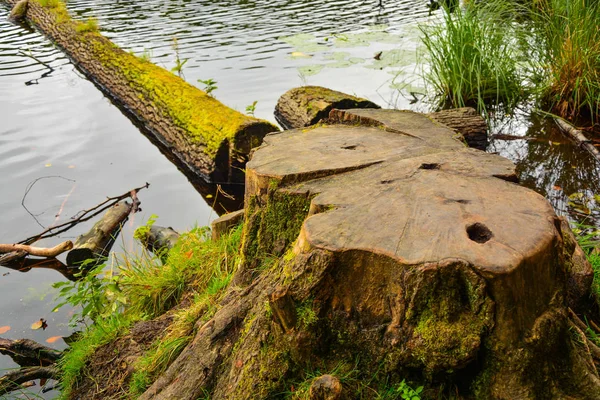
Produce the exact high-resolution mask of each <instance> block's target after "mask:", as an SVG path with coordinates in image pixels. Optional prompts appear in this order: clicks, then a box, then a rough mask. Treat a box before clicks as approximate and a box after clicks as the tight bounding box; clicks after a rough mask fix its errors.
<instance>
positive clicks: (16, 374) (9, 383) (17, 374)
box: [0, 367, 59, 394]
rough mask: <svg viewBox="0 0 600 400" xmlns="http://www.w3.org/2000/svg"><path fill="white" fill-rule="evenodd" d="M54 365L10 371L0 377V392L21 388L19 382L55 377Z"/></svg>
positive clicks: (57, 373)
mask: <svg viewBox="0 0 600 400" xmlns="http://www.w3.org/2000/svg"><path fill="white" fill-rule="evenodd" d="M58 376H59V371H58V368H56V367H26V368H20V369H18V370H15V371H11V372H9V373H7V374H6V375H4V376H3V377H1V378H0V394H6V393H9V392H12V391H15V390H19V389H21V388H22V387H21V384H23V383H25V382H29V381H32V380H35V379H57V378H58Z"/></svg>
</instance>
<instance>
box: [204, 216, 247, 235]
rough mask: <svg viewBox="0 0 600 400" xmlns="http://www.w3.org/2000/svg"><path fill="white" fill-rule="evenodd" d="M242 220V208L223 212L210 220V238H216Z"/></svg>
mask: <svg viewBox="0 0 600 400" xmlns="http://www.w3.org/2000/svg"><path fill="white" fill-rule="evenodd" d="M243 220H244V210H243V209H242V210H238V211H234V212H232V213H228V214H225V215H223V216H221V217H219V218H217V219H215V220H214V221H213V222H211V224H210V226H211V232H212V240H217V239H219V238H220V237H221V236H223V235H225V234H226V233H227V232H229V231H230V230H231V229H232V228H234V227H236V226H237V225H239V224H240V223H242V221H243Z"/></svg>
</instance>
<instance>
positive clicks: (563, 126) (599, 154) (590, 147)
mask: <svg viewBox="0 0 600 400" xmlns="http://www.w3.org/2000/svg"><path fill="white" fill-rule="evenodd" d="M554 122H555V123H556V125H558V127H559V129H560V131H561V132H562V133H564V134H565V135H567V136H568V137H569V138H570V139H571V140H573V141H574V142H575V143H577V145H578V146H579V147H581V148H582V149H585V150H587V151H588V152H589V153H590V154H591V155H592V156H594V158H595V159H596V160H597V161H600V150H598V149H597V148H596V147H595V146H594V144H593V143H592V142H591V141H590V140H588V138H587V137H585V135H584V134H583V132H582V131H580V130H579V129H577V128H575V127H574V126H573V125H571V124H569V123H568V122H566V121H565V120H563V119H562V118H554Z"/></svg>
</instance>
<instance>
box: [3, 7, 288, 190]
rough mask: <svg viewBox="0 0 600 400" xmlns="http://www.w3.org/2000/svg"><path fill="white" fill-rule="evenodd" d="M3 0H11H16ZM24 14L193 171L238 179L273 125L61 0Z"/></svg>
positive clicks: (192, 173) (172, 156)
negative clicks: (151, 58)
mask: <svg viewBox="0 0 600 400" xmlns="http://www.w3.org/2000/svg"><path fill="white" fill-rule="evenodd" d="M4 1H5V2H7V3H8V4H9V5H11V6H15V5H16V4H17V0H4ZM25 19H26V20H27V21H29V22H31V23H33V24H35V25H36V26H37V27H38V28H39V29H40V30H41V31H42V32H43V33H44V34H45V35H47V36H48V37H50V38H51V39H52V40H53V41H54V42H55V43H56V44H57V45H59V46H60V47H61V48H62V49H63V50H64V52H65V53H66V54H67V55H68V56H69V58H70V59H71V60H72V61H73V63H74V64H75V65H76V66H77V68H78V69H80V70H81V71H82V72H83V73H84V74H85V75H86V76H87V77H88V78H89V79H90V80H91V81H92V82H93V83H95V84H96V86H98V87H99V88H100V89H101V90H102V91H103V92H104V93H105V94H106V95H107V96H108V97H109V98H110V99H111V100H112V101H113V102H114V103H115V104H116V105H117V106H119V107H120V108H121V109H122V110H123V112H124V113H125V114H126V115H128V116H130V117H131V118H133V119H134V121H135V122H136V124H138V125H141V126H142V127H143V128H144V131H145V133H147V134H149V135H150V136H151V137H152V138H153V139H154V142H155V143H156V142H158V143H160V144H161V147H162V148H161V150H163V151H165V152H166V153H167V154H170V157H169V159H170V160H172V161H174V162H175V163H176V164H177V166H178V167H180V168H181V169H182V170H183V171H184V172H185V173H186V175H188V177H190V178H192V179H193V178H196V179H197V178H198V177H202V178H203V179H205V180H208V181H212V182H217V183H221V184H227V183H231V182H238V183H243V180H244V175H243V168H244V165H245V163H246V161H247V157H248V154H249V152H250V149H251V148H252V147H255V146H257V145H259V144H260V143H261V141H262V138H263V136H264V135H265V134H267V133H269V132H274V131H277V130H278V129H277V127H275V126H274V125H272V124H271V123H269V122H267V121H263V120H259V119H256V118H253V117H250V116H247V115H244V114H241V113H240V112H238V111H235V110H233V109H231V108H229V107H227V106H225V105H223V104H222V103H220V102H219V101H217V100H216V99H215V98H214V97H212V96H209V95H208V94H206V93H205V92H203V91H202V90H200V89H198V88H196V87H195V86H192V85H190V84H189V83H187V82H185V81H184V80H182V79H181V78H179V77H177V76H176V75H174V74H172V73H171V72H169V71H167V70H165V69H164V68H161V67H159V66H157V65H154V64H152V63H150V62H148V61H146V60H142V59H140V58H138V57H136V56H135V55H132V54H130V53H128V52H126V51H123V50H122V49H120V48H119V47H117V46H116V45H115V44H114V43H112V42H111V41H110V40H108V39H107V38H105V37H104V36H102V35H101V34H100V33H98V31H97V29H93V28H90V27H89V26H87V25H86V24H85V23H84V22H81V21H75V20H72V19H71V18H70V16H69V13H68V11H67V9H66V6H65V4H64V3H63V2H62V1H52V2H45V1H44V2H42V1H39V0H29V1H28V5H27V10H26V14H25Z"/></svg>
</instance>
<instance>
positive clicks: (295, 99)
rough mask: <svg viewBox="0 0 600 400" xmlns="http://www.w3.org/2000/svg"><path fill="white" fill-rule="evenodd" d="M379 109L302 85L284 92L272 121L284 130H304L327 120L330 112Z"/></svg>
mask: <svg viewBox="0 0 600 400" xmlns="http://www.w3.org/2000/svg"><path fill="white" fill-rule="evenodd" d="M334 108H337V109H347V108H380V107H379V106H378V105H377V104H375V103H373V102H371V101H369V100H366V99H362V98H360V97H356V96H352V95H349V94H346V93H342V92H338V91H335V90H331V89H327V88H324V87H320V86H302V87H298V88H294V89H291V90H288V91H287V92H285V93H284V94H283V95H282V96H281V97H280V98H279V100H277V105H276V106H275V119H276V120H277V122H279V125H281V126H282V127H283V128H284V129H296V128H305V127H307V126H311V125H315V124H317V123H319V121H321V120H323V119H327V117H328V116H329V111H331V110H332V109H334Z"/></svg>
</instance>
